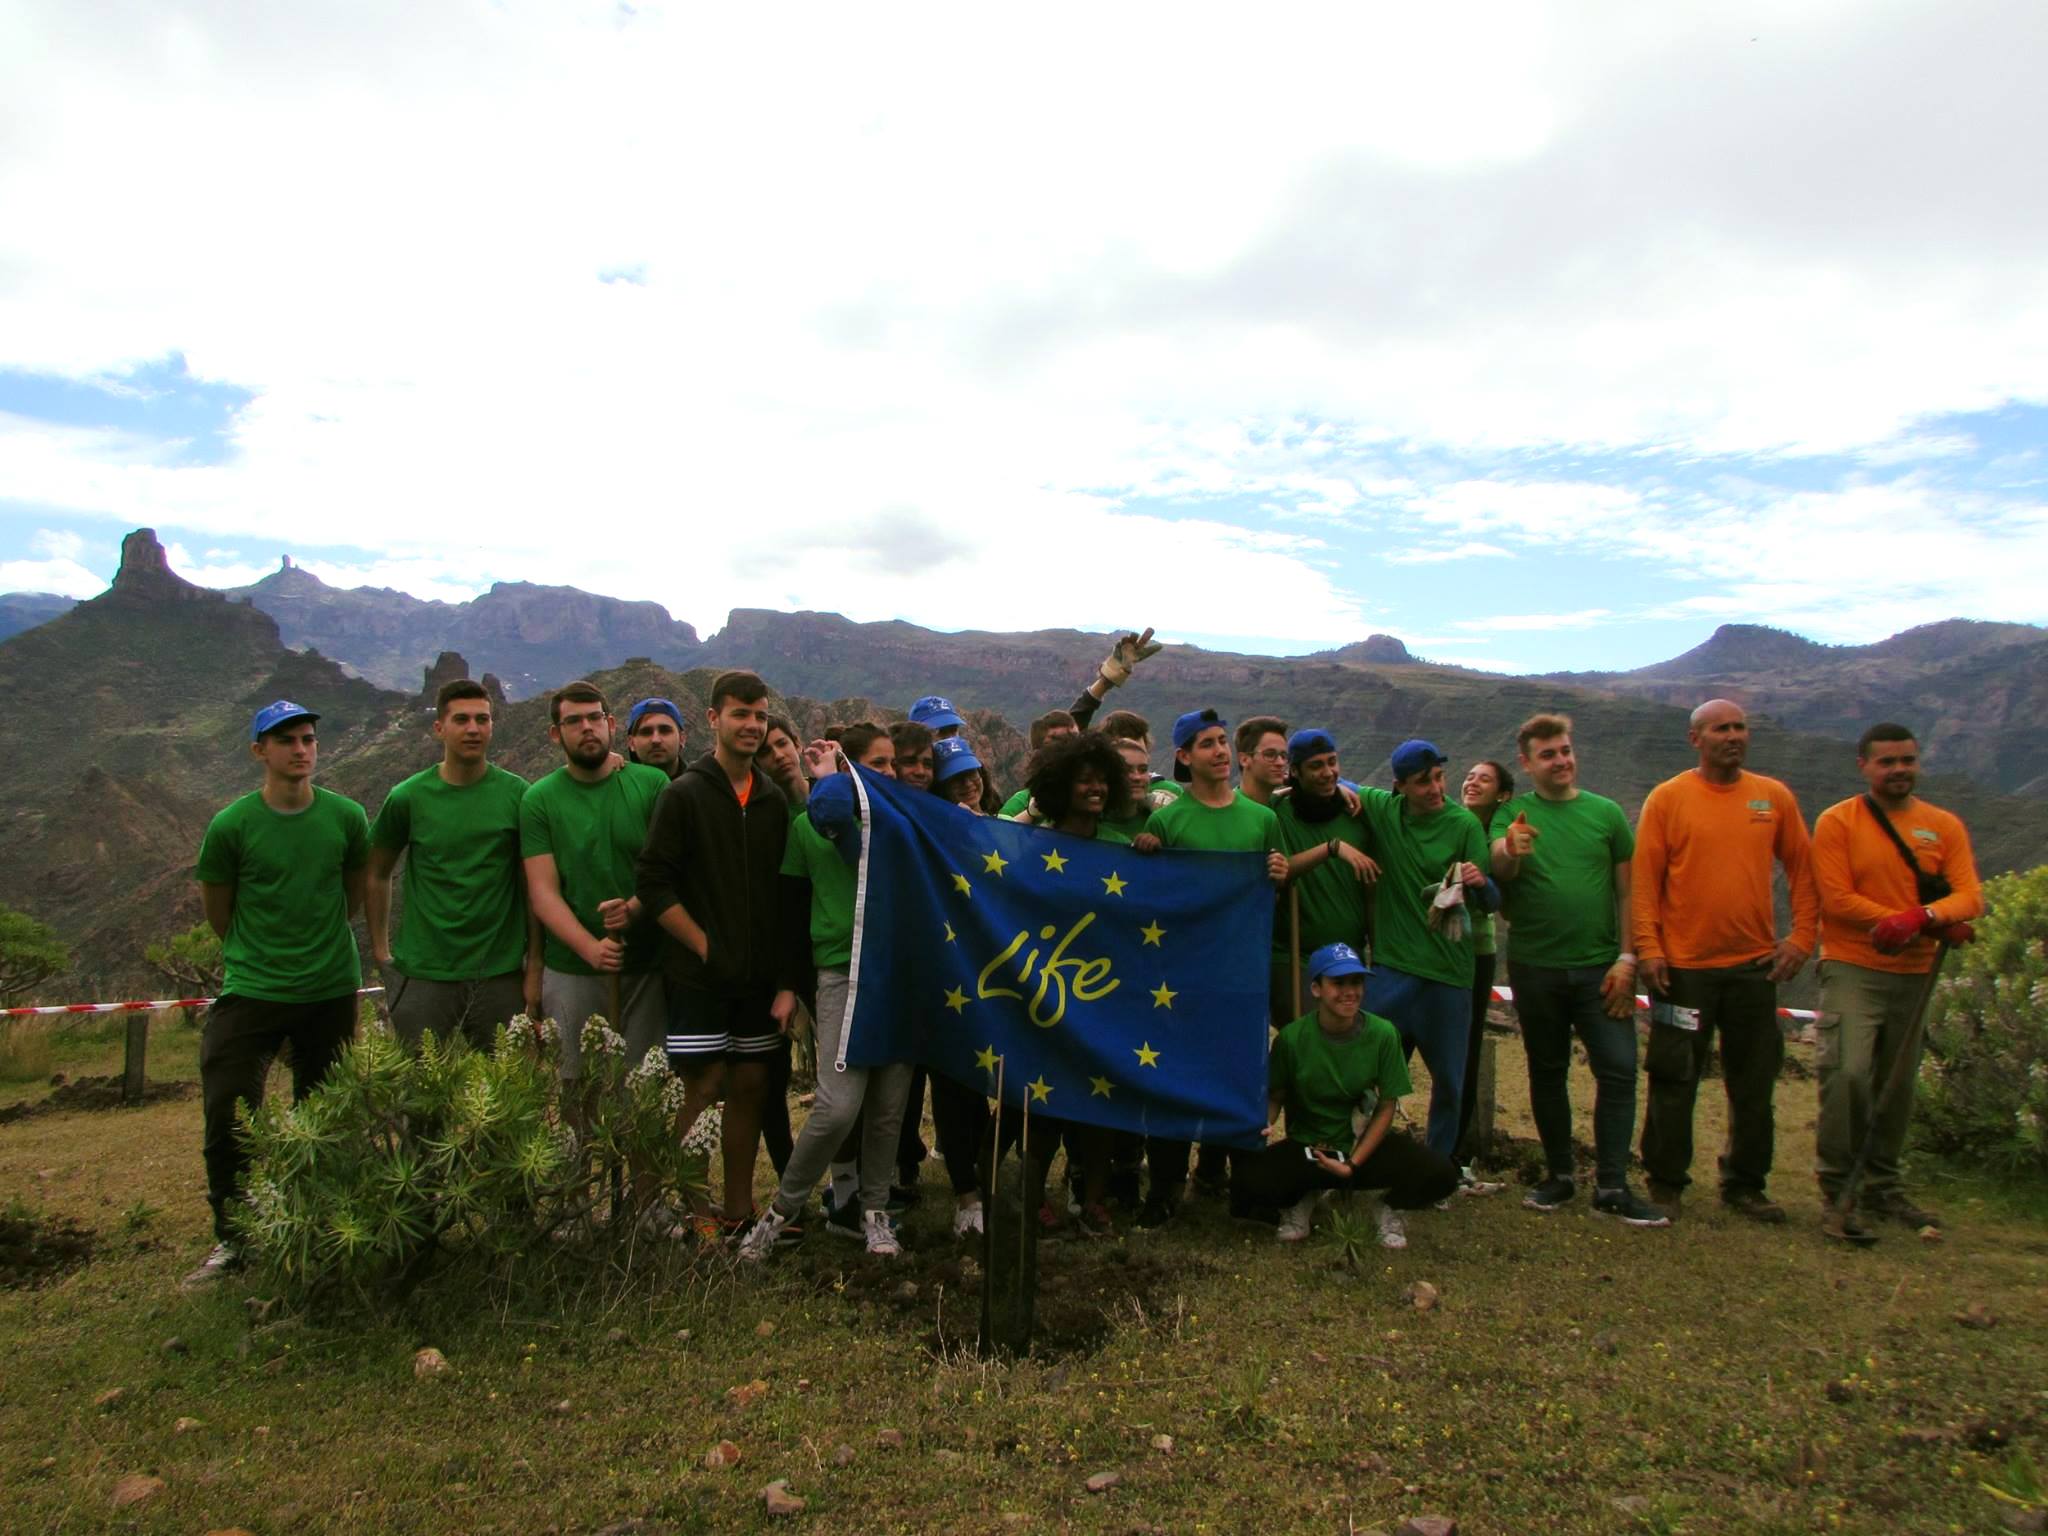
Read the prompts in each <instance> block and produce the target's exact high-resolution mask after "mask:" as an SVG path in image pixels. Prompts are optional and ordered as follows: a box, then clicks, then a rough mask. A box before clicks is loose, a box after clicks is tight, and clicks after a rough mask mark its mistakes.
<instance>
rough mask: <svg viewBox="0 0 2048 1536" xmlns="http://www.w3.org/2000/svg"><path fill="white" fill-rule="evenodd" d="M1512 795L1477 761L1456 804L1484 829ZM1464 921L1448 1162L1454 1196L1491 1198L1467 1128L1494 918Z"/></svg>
mask: <svg viewBox="0 0 2048 1536" xmlns="http://www.w3.org/2000/svg"><path fill="white" fill-rule="evenodd" d="M1514 792H1515V776H1514V775H1513V774H1512V773H1510V772H1509V771H1508V768H1507V765H1506V764H1504V763H1497V762H1494V761H1493V760H1492V759H1491V758H1483V759H1481V760H1480V761H1479V762H1476V763H1474V764H1473V765H1472V766H1471V767H1470V768H1468V769H1466V770H1465V778H1464V781H1463V782H1462V783H1461V784H1460V785H1459V787H1458V803H1459V804H1460V805H1462V806H1464V807H1465V809H1466V810H1468V811H1470V812H1471V813H1472V815H1473V817H1474V818H1475V819H1476V820H1477V821H1478V823H1479V825H1480V826H1482V827H1485V826H1489V825H1491V824H1492V821H1493V812H1494V807H1496V806H1498V805H1499V804H1500V803H1501V802H1502V801H1503V800H1506V799H1507V798H1508V797H1509V796H1510V795H1512V794H1513V793H1514ZM1468 915H1469V916H1470V918H1471V919H1472V1032H1471V1033H1470V1034H1469V1035H1467V1036H1466V1037H1465V1084H1464V1087H1463V1088H1462V1089H1461V1090H1460V1092H1459V1094H1458V1142H1457V1146H1456V1148H1455V1149H1454V1150H1453V1151H1452V1153H1451V1161H1452V1162H1454V1163H1456V1164H1457V1165H1458V1193H1459V1194H1461V1195H1497V1194H1499V1193H1500V1192H1501V1191H1502V1190H1503V1189H1505V1188H1506V1187H1507V1186H1506V1185H1505V1184H1503V1183H1501V1182H1500V1181H1499V1180H1497V1179H1482V1178H1480V1177H1478V1176H1477V1175H1476V1174H1475V1173H1474V1172H1473V1171H1472V1158H1473V1149H1472V1123H1473V1120H1474V1119H1475V1117H1476V1116H1477V1115H1478V1113H1479V1051H1480V1047H1481V1045H1482V1044H1483V1043H1484V1041H1485V1039H1486V1010H1487V1009H1488V1008H1489V1007H1490V1006H1491V1005H1492V1003H1493V975H1494V969H1495V966H1496V964H1497V954H1496V950H1495V944H1496V940H1497V930H1496V923H1497V921H1498V917H1497V914H1495V913H1492V912H1481V911H1480V910H1479V909H1478V908H1477V907H1474V908H1472V909H1471V910H1470V911H1469V913H1468Z"/></svg>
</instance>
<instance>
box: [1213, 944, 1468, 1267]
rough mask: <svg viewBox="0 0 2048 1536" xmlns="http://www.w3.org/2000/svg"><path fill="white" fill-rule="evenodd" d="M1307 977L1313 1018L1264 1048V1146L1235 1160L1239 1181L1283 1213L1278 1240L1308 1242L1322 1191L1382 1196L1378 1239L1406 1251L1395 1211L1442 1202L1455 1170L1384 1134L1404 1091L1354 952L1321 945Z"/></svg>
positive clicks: (1403, 1075) (1390, 1029)
mask: <svg viewBox="0 0 2048 1536" xmlns="http://www.w3.org/2000/svg"><path fill="white" fill-rule="evenodd" d="M1308 973H1309V991H1310V993H1311V995H1312V996H1313V997H1314V999H1315V1008H1314V1011H1312V1012H1310V1013H1306V1014H1303V1015H1302V1016H1301V1017H1300V1018H1298V1019H1296V1020H1294V1021H1293V1022H1292V1023H1291V1024H1289V1025H1288V1026H1287V1027H1286V1028H1284V1029H1282V1030H1281V1031H1280V1034H1279V1037H1278V1038H1277V1039H1276V1040H1275V1041H1274V1042H1273V1054H1272V1057H1271V1058H1270V1060H1269V1062H1268V1065H1267V1088H1266V1119H1267V1120H1268V1121H1269V1122H1270V1123H1269V1124H1268V1125H1267V1126H1266V1143H1267V1145H1266V1149H1265V1150H1264V1151H1263V1152H1261V1153H1259V1154H1258V1155H1257V1156H1254V1157H1247V1158H1244V1159H1241V1160H1240V1161H1239V1164H1238V1174H1237V1177H1238V1182H1239V1183H1240V1184H1242V1185H1244V1186H1245V1187H1246V1188H1247V1190H1248V1191H1249V1192H1250V1193H1252V1194H1253V1195H1254V1196H1255V1197H1256V1198H1258V1199H1260V1200H1263V1201H1269V1202H1271V1203H1273V1204H1275V1205H1279V1206H1282V1207H1285V1210H1284V1212H1283V1214H1282V1216H1281V1218H1280V1228H1279V1233H1278V1235H1279V1238H1280V1241H1281V1242H1283V1243H1298V1242H1301V1241H1302V1240H1303V1239H1305V1238H1306V1237H1307V1236H1308V1235H1309V1230H1310V1226H1311V1224H1312V1222H1313V1220H1314V1217H1315V1207H1316V1200H1317V1197H1318V1195H1319V1194H1320V1193H1321V1192H1322V1191H1323V1190H1326V1189H1328V1190H1354V1189H1361V1190H1362V1189H1376V1190H1384V1191H1385V1192H1386V1195H1385V1199H1384V1201H1383V1202H1382V1203H1381V1205H1380V1207H1379V1210H1378V1212H1377V1215H1378V1220H1379V1231H1380V1241H1381V1242H1382V1243H1383V1244H1385V1245H1386V1246H1387V1247H1389V1248H1405V1247H1407V1246H1408V1234H1407V1229H1406V1228H1405V1227H1404V1225H1403V1224H1402V1221H1401V1215H1400V1213H1401V1212H1402V1211H1413V1210H1420V1209H1421V1208H1422V1207H1424V1206H1427V1205H1432V1204H1434V1203H1435V1202H1436V1201H1438V1200H1441V1199H1442V1198H1443V1197H1444V1196H1446V1195H1448V1194H1449V1193H1450V1192H1451V1190H1452V1189H1454V1188H1455V1187H1456V1186H1457V1182H1458V1171H1457V1169H1456V1168H1454V1167H1452V1166H1451V1163H1450V1160H1449V1159H1448V1158H1444V1157H1440V1156H1438V1155H1437V1154H1436V1153H1434V1152H1432V1151H1430V1150H1429V1149H1428V1148H1427V1147H1424V1146H1420V1145H1418V1144H1417V1143H1416V1142H1415V1141H1414V1140H1413V1139H1412V1138H1410V1137H1408V1136H1404V1135H1400V1134H1398V1133H1396V1132H1394V1131H1393V1130H1392V1126H1393V1121H1394V1110H1395V1107H1396V1106H1397V1105H1398V1103H1399V1102H1400V1099H1401V1097H1402V1095H1404V1094H1406V1093H1408V1092H1409V1091H1410V1088H1411V1087H1412V1084H1411V1083H1410V1082H1409V1079H1408V1065H1407V1061H1406V1060H1405V1057H1404V1053H1403V1051H1402V1049H1401V1039H1400V1036H1399V1034H1398V1033H1396V1031H1395V1029H1394V1026H1393V1025H1392V1024H1390V1023H1388V1022H1387V1021H1386V1020H1385V1019H1383V1018H1379V1017H1378V1016H1376V1015H1374V1014H1369V1013H1366V1012H1364V1003H1365V978H1366V975H1367V972H1366V968H1365V965H1364V963H1363V962H1362V961H1360V959H1359V958H1358V953H1357V951H1356V950H1354V949H1352V947H1351V946H1350V945H1349V944H1325V945H1324V946H1323V947H1322V948H1321V949H1318V950H1317V951H1316V952H1315V953H1314V954H1313V955H1311V956H1309V962H1308ZM1283 1116H1284V1117H1285V1120H1286V1125H1285V1128H1284V1129H1283V1128H1282V1125H1281V1120H1282V1118H1283Z"/></svg>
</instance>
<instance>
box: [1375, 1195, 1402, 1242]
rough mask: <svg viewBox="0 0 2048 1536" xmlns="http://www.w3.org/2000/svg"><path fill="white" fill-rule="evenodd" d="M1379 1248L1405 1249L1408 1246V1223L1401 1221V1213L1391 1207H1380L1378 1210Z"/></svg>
mask: <svg viewBox="0 0 2048 1536" xmlns="http://www.w3.org/2000/svg"><path fill="white" fill-rule="evenodd" d="M1379 1223H1380V1246H1381V1247H1382V1248H1406V1247H1407V1246H1408V1223H1407V1222H1405V1221H1403V1220H1402V1219H1401V1213H1400V1212H1399V1211H1397V1210H1395V1209H1394V1208H1393V1207H1392V1206H1388V1205H1382V1206H1381V1207H1380V1209H1379Z"/></svg>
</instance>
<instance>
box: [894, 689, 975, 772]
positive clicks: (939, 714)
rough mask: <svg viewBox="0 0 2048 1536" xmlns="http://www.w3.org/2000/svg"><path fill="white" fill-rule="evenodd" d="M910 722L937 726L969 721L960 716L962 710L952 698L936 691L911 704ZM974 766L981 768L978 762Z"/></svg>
mask: <svg viewBox="0 0 2048 1536" xmlns="http://www.w3.org/2000/svg"><path fill="white" fill-rule="evenodd" d="M910 723H911V724H912V725H929V726H934V727H936V726H942V725H965V724H966V723H967V722H966V721H965V720H962V719H961V718H960V712H959V711H958V710H956V709H955V708H954V707H953V701H952V700H951V699H942V698H940V697H939V696H938V695H937V694H936V693H928V694H926V695H925V696H924V697H923V698H921V699H919V700H918V701H917V702H916V703H915V704H913V705H911V706H910ZM974 766H975V767H977V768H979V767H980V766H981V764H979V763H976V764H975V765H974Z"/></svg>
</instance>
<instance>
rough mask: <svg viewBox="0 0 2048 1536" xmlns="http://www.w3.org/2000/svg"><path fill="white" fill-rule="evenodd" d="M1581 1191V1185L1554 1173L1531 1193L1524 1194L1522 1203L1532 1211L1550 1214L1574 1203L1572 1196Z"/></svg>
mask: <svg viewBox="0 0 2048 1536" xmlns="http://www.w3.org/2000/svg"><path fill="white" fill-rule="evenodd" d="M1578 1192H1579V1186H1578V1185H1576V1184H1574V1183H1573V1182H1572V1181H1571V1180H1570V1179H1566V1178H1560V1177H1559V1176H1558V1175H1557V1174H1554V1173H1553V1174H1552V1175H1551V1176H1550V1177H1549V1178H1547V1179H1545V1180H1544V1181H1543V1182H1542V1183H1541V1184H1538V1185H1537V1186H1536V1187H1535V1188H1534V1189H1532V1190H1530V1191H1529V1193H1527V1194H1526V1195H1524V1196H1522V1204H1523V1205H1525V1206H1527V1207H1528V1208H1529V1209H1530V1210H1532V1211H1541V1212H1542V1213H1543V1214H1544V1215H1546V1216H1548V1215H1550V1214H1551V1213H1552V1212H1555V1211H1561V1210H1563V1209H1564V1208H1565V1207H1566V1206H1568V1205H1570V1204H1571V1203H1572V1196H1574V1195H1576V1194H1577V1193H1578Z"/></svg>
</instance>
